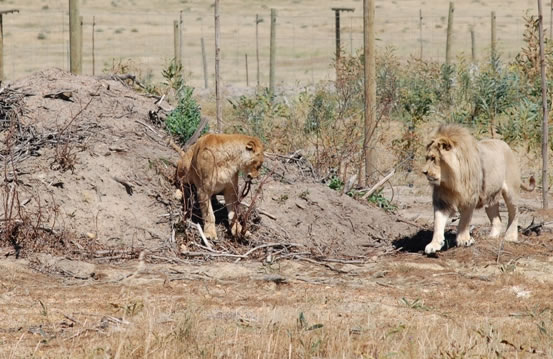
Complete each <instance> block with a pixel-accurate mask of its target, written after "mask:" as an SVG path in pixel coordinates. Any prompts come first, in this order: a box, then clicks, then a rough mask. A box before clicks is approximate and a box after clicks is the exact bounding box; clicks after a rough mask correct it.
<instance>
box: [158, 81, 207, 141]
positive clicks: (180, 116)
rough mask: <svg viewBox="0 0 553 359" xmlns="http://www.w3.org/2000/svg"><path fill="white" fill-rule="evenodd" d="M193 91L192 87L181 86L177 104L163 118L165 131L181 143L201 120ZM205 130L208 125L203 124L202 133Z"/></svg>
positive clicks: (190, 135) (192, 132)
mask: <svg viewBox="0 0 553 359" xmlns="http://www.w3.org/2000/svg"><path fill="white" fill-rule="evenodd" d="M193 92H194V89H193V88H192V87H188V86H183V87H181V89H180V91H179V92H178V99H179V100H178V101H179V102H178V105H177V107H176V108H175V109H174V110H173V111H171V113H170V114H169V116H167V119H166V120H165V127H166V128H167V131H169V133H171V134H172V135H174V136H175V137H176V138H177V140H178V141H179V142H180V143H181V144H184V143H185V142H186V141H187V140H188V139H189V138H190V137H192V135H193V134H194V132H195V131H196V129H197V128H198V126H199V124H200V121H201V112H200V106H199V105H198V103H197V102H196V100H195V99H194V98H193V97H192V93H193ZM207 131H208V126H205V127H204V129H203V130H202V133H206V132H207Z"/></svg>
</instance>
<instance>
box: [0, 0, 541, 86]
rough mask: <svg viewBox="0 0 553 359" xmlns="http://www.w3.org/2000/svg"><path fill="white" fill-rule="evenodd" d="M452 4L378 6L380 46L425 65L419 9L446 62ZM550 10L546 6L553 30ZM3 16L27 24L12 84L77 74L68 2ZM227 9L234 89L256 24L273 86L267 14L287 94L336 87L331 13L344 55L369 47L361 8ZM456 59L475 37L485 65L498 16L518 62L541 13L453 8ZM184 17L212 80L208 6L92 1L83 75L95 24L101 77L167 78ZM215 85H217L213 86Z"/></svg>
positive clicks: (188, 61) (15, 27)
mask: <svg viewBox="0 0 553 359" xmlns="http://www.w3.org/2000/svg"><path fill="white" fill-rule="evenodd" d="M448 4H449V2H448V1H446V0H437V1H428V0H427V1H420V0H403V1H402V0H394V1H377V2H376V29H377V46H378V47H379V48H381V49H382V48H384V47H388V46H391V47H394V48H395V49H396V52H397V54H398V55H400V56H402V57H406V56H409V55H417V56H418V55H419V52H420V50H419V47H420V44H419V38H420V37H419V29H418V26H419V25H418V24H419V9H422V12H423V30H422V32H423V35H422V36H423V46H424V50H423V51H424V54H423V56H424V58H426V59H433V60H439V61H443V57H444V49H445V32H446V27H447V12H448ZM549 4H550V3H549V2H545V4H544V8H545V9H546V10H547V11H546V14H547V16H546V19H547V22H549V11H548V10H549V7H550V5H549ZM0 6H2V8H12V7H14V8H19V9H20V10H21V13H20V14H15V15H9V16H5V17H4V24H5V33H6V39H5V46H6V76H7V77H8V79H15V78H19V77H21V76H23V75H25V74H28V73H30V72H32V71H36V70H38V69H41V68H44V67H46V66H56V67H60V68H62V69H66V70H67V69H68V68H69V62H68V48H69V45H68V41H69V40H68V39H69V37H68V36H69V35H68V15H67V6H68V2H67V1H65V0H55V1H38V0H18V1H14V0H11V1H2V2H1V3H0ZM221 6H222V8H221V22H222V25H221V30H222V39H221V41H222V76H223V80H224V82H225V83H226V84H227V85H236V86H245V85H246V69H245V54H247V55H248V62H249V80H250V81H249V83H250V86H253V85H254V84H255V76H256V73H255V16H256V14H259V15H260V16H261V17H262V18H263V19H264V22H263V23H261V24H260V27H259V36H260V67H261V83H262V84H267V83H268V63H269V32H270V31H269V27H270V25H269V21H268V20H269V14H270V8H271V7H274V8H276V9H277V10H278V21H277V22H278V28H277V43H278V55H277V71H276V73H277V81H278V83H279V84H280V85H284V84H285V85H295V84H297V83H299V84H302V85H305V84H310V83H313V82H318V81H320V80H325V79H332V78H333V77H334V71H333V69H332V68H331V66H330V64H331V62H332V60H333V57H334V51H335V41H334V12H333V11H331V10H330V8H331V7H333V6H340V7H352V8H354V9H355V12H353V13H342V21H341V24H342V26H341V27H342V45H343V49H344V51H346V52H355V51H357V50H358V49H360V48H361V47H362V40H363V33H362V30H363V23H362V16H361V15H362V9H363V7H362V6H363V3H362V1H360V0H353V1H352V0H346V1H339V2H337V1H314V0H284V1H278V2H269V1H253V0H225V1H224V2H222V5H221ZM455 7H456V11H455V29H456V34H455V44H454V50H455V53H456V54H457V55H459V54H461V53H463V52H464V53H465V54H468V56H469V57H470V34H469V28H470V27H471V26H472V27H474V29H475V33H476V39H477V54H478V57H479V58H483V57H485V56H487V54H488V53H489V46H490V12H491V11H495V12H496V16H497V39H498V48H499V49H500V51H501V52H502V54H503V56H504V57H506V58H509V57H512V56H513V55H514V53H515V52H516V51H518V49H519V48H520V45H521V44H522V31H523V29H524V22H523V20H522V17H523V15H524V14H525V13H526V11H527V10H528V11H529V12H530V13H531V14H533V13H535V12H536V11H537V10H536V2H535V1H516V0H507V1H499V0H467V1H456V2H455ZM180 10H183V19H184V21H183V23H184V40H183V64H184V67H185V70H186V71H187V72H188V73H189V83H190V84H191V85H193V86H203V80H202V79H203V77H202V76H203V75H202V67H201V46H200V39H201V38H202V37H204V39H205V44H206V51H207V58H208V63H209V66H208V72H209V74H210V77H212V75H213V53H214V43H213V38H214V35H213V31H214V30H213V22H214V20H213V8H212V2H208V1H197V0H196V1H193V0H181V1H174V0H171V1H159V0H158V1H144V0H130V1H129V0H113V1H109V0H99V1H90V0H89V1H87V0H84V1H83V2H82V6H81V14H82V15H83V16H84V24H85V25H84V30H83V31H84V45H83V46H84V65H83V72H84V73H85V74H92V56H91V38H92V25H91V24H92V18H93V16H94V17H95V20H96V33H95V46H96V68H95V71H96V73H100V72H101V71H102V70H103V69H104V68H110V67H111V65H112V63H113V59H114V58H116V59H117V58H131V59H133V60H134V61H136V63H137V64H138V65H139V67H140V68H141V69H142V70H143V72H144V73H145V74H146V73H148V72H149V71H151V72H152V75H153V76H154V77H156V78H159V77H160V71H161V68H162V67H163V66H164V64H166V62H167V60H168V59H169V58H171V57H172V56H173V28H172V26H173V20H176V19H178V17H179V11H180ZM210 84H211V85H212V84H213V81H212V78H210Z"/></svg>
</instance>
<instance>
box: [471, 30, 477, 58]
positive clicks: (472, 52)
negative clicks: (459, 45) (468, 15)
mask: <svg viewBox="0 0 553 359" xmlns="http://www.w3.org/2000/svg"><path fill="white" fill-rule="evenodd" d="M470 49H471V55H472V56H471V57H472V63H473V64H475V63H476V39H475V37H474V28H473V27H472V26H471V27H470Z"/></svg>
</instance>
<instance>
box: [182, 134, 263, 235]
mask: <svg viewBox="0 0 553 359" xmlns="http://www.w3.org/2000/svg"><path fill="white" fill-rule="evenodd" d="M171 145H172V147H173V148H174V149H175V150H176V151H178V152H179V153H180V155H181V157H180V159H179V161H178V163H177V169H176V172H175V177H176V182H177V184H193V185H194V186H195V187H196V191H197V194H198V201H199V203H200V207H201V210H202V217H203V220H204V233H205V235H206V237H207V238H210V239H217V232H216V230H215V215H214V214H213V208H212V206H211V197H212V196H213V195H215V194H217V193H220V192H223V194H224V196H225V206H226V208H227V211H228V219H229V223H230V224H231V225H232V227H231V232H232V235H234V236H237V235H238V234H239V233H240V232H241V231H242V227H241V226H240V224H239V223H238V221H236V220H235V218H234V217H235V215H236V214H235V212H234V205H235V204H236V203H237V202H238V173H239V172H243V173H244V174H245V175H246V176H247V178H248V180H251V179H252V178H256V177H258V176H259V169H260V168H261V165H262V164H263V144H262V143H261V141H260V140H259V139H258V138H256V137H251V136H246V135H240V134H207V135H204V136H202V137H200V139H199V140H198V141H197V142H196V143H195V144H193V145H192V146H190V148H188V150H187V151H183V150H182V149H181V148H180V147H178V146H177V145H175V144H174V143H172V142H171Z"/></svg>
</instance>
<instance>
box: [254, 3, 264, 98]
mask: <svg viewBox="0 0 553 359" xmlns="http://www.w3.org/2000/svg"><path fill="white" fill-rule="evenodd" d="M260 22H263V19H261V18H260V17H259V15H257V14H256V15H255V57H256V62H257V76H256V77H257V89H259V87H260V86H261V85H260V81H259V76H260V75H259V23H260Z"/></svg>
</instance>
